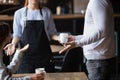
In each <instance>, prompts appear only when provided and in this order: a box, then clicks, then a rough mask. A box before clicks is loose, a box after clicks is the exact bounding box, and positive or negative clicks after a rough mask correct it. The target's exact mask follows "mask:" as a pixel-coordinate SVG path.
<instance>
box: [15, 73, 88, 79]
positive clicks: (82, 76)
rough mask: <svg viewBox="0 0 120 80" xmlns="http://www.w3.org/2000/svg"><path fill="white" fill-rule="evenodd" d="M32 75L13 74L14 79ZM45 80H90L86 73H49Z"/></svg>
mask: <svg viewBox="0 0 120 80" xmlns="http://www.w3.org/2000/svg"><path fill="white" fill-rule="evenodd" d="M31 75H32V74H13V77H22V76H31ZM45 80H88V79H87V76H86V74H85V73H84V72H69V73H61V72H60V73H47V74H46V77H45Z"/></svg>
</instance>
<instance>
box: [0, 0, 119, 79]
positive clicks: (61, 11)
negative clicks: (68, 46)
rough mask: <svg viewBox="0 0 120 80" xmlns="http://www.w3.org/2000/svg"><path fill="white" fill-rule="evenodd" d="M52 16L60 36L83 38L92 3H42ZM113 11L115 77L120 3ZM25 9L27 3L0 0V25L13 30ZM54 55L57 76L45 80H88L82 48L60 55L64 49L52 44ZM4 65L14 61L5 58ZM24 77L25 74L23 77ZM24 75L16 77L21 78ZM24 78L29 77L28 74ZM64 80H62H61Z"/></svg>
mask: <svg viewBox="0 0 120 80" xmlns="http://www.w3.org/2000/svg"><path fill="white" fill-rule="evenodd" d="M42 1H43V4H44V6H47V7H48V8H49V9H50V10H51V12H52V17H53V20H54V22H55V25H56V29H57V31H58V34H59V33H61V32H65V33H69V34H72V35H80V34H83V28H84V15H85V11H86V7H87V4H88V1H89V0H42ZM110 1H111V3H112V6H113V11H114V14H113V16H114V25H115V28H114V29H115V32H114V33H115V44H116V48H115V53H116V57H117V59H116V75H117V76H119V74H120V68H119V67H120V7H119V5H120V0H110ZM23 6H24V0H0V22H7V23H9V24H10V27H11V30H12V28H13V27H12V26H13V18H14V12H15V11H16V10H17V9H20V8H21V7H23ZM50 47H51V50H52V53H53V55H54V64H55V72H54V73H48V74H47V79H46V80H87V70H86V66H85V57H84V55H83V49H82V48H81V47H78V48H75V49H73V50H69V51H66V52H64V53H63V54H59V51H60V50H61V49H63V45H62V44H60V43H59V42H57V41H50ZM4 58H5V59H4V63H5V64H6V65H8V64H9V62H10V60H11V57H8V56H5V55H4ZM21 75H22V74H21ZM21 75H14V77H16V76H21ZM25 75H30V74H29V73H27V74H25ZM61 77H62V78H61Z"/></svg>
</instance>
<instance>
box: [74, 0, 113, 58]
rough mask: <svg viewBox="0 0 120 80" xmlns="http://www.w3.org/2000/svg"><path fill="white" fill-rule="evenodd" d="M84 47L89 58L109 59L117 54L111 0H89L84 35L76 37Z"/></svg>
mask: <svg viewBox="0 0 120 80" xmlns="http://www.w3.org/2000/svg"><path fill="white" fill-rule="evenodd" d="M75 42H76V46H81V47H83V50H84V55H85V57H86V58H87V59H88V60H97V59H98V60H99V59H109V58H112V57H114V56H115V46H114V45H115V44H114V19H113V10H112V6H111V4H110V1H109V0H89V3H88V6H87V10H86V14H85V25H84V33H83V35H78V36H76V38H75Z"/></svg>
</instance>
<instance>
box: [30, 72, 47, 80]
mask: <svg viewBox="0 0 120 80" xmlns="http://www.w3.org/2000/svg"><path fill="white" fill-rule="evenodd" d="M44 78H45V74H44V73H40V74H33V75H32V78H31V80H44Z"/></svg>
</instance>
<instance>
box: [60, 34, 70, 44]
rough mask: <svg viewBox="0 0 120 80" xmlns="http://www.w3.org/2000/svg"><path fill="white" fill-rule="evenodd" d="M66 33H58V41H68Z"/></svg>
mask: <svg viewBox="0 0 120 80" xmlns="http://www.w3.org/2000/svg"><path fill="white" fill-rule="evenodd" d="M68 35H69V34H68V33H60V35H59V37H60V43H67V41H68V38H67V37H68Z"/></svg>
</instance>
